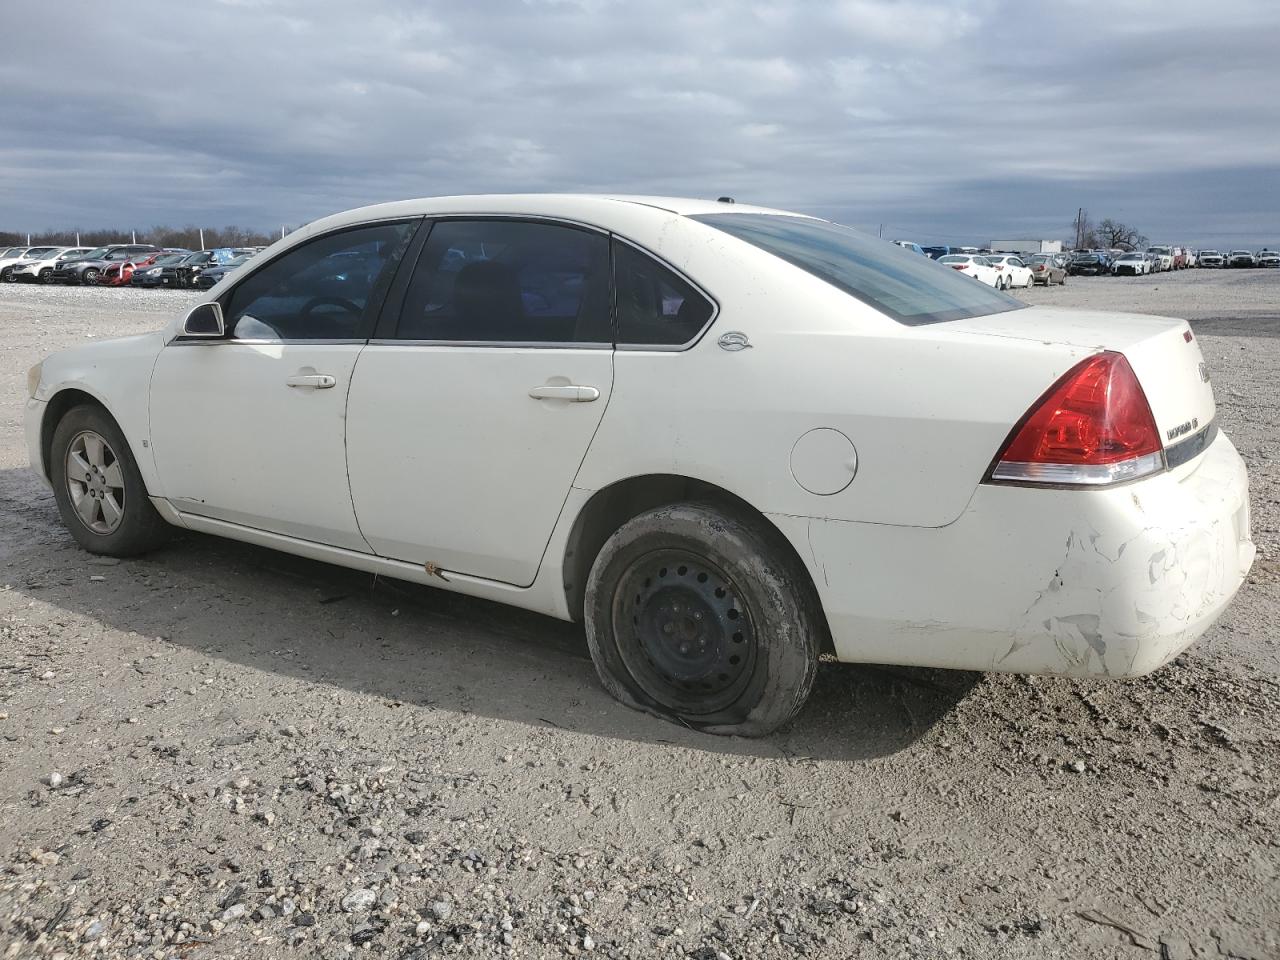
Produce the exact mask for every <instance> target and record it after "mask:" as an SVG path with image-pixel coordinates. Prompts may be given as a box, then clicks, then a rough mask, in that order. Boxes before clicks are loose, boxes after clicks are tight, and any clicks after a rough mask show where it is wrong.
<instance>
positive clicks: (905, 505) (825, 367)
mask: <svg viewBox="0 0 1280 960" xmlns="http://www.w3.org/2000/svg"><path fill="white" fill-rule="evenodd" d="M705 234H711V235H710V236H706V235H705ZM637 239H638V240H640V241H641V242H644V241H645V240H648V241H649V242H648V243H646V244H645V245H646V246H649V248H650V249H652V250H654V251H655V252H656V253H658V254H659V255H660V256H662V257H664V258H665V259H667V260H669V261H670V262H672V263H673V264H675V265H676V266H678V267H680V268H681V269H682V270H684V271H685V272H686V273H687V274H688V275H689V276H690V277H691V278H692V279H694V280H695V281H697V282H698V283H699V284H700V285H702V286H703V287H704V289H706V290H707V291H709V292H710V293H711V294H712V295H713V296H714V297H715V298H716V299H717V300H718V301H719V305H720V311H719V314H718V316H717V318H716V319H715V321H714V323H713V324H712V326H711V328H710V329H709V330H708V332H707V333H706V334H705V335H704V336H703V338H702V340H701V341H699V342H698V343H697V344H696V345H695V346H693V347H692V348H690V349H688V350H686V351H683V352H654V351H637V350H619V351H618V353H617V355H616V363H615V380H614V391H613V396H612V397H611V399H610V402H609V407H608V410H607V411H606V413H605V416H604V418H603V420H602V422H601V424H600V428H599V431H598V432H597V434H596V438H595V440H594V442H593V443H592V446H591V448H590V450H589V452H588V454H587V457H586V459H585V460H584V462H583V465H582V468H581V470H580V472H579V475H578V478H577V481H576V485H577V486H580V487H584V488H586V489H592V490H595V489H601V488H603V487H606V486H608V485H609V484H611V483H613V482H615V481H618V480H622V479H626V478H627V477H631V476H640V475H645V474H653V473H670V474H677V475H680V476H688V477H694V478H697V479H700V480H704V481H706V482H709V483H713V484H716V485H717V486H720V487H723V488H724V489H727V490H729V491H730V492H732V493H734V494H736V495H737V496H739V497H742V498H743V499H745V500H747V501H748V502H749V503H751V504H752V505H754V506H755V507H756V508H757V509H759V510H762V511H764V512H766V513H779V514H790V515H796V516H812V517H824V518H831V519H840V520H859V521H869V522H875V523H891V524H905V525H916V526H932V527H936V526H942V525H945V524H947V523H950V522H952V521H953V520H955V519H956V518H957V517H958V516H959V515H960V513H961V512H962V511H963V510H964V508H965V505H966V504H967V503H968V502H969V499H970V497H971V496H972V495H973V492H974V489H975V488H976V486H977V485H978V483H979V482H980V481H981V479H982V477H983V475H984V474H985V472H986V470H987V468H988V466H989V465H990V462H991V459H992V458H993V456H994V455H995V454H996V452H997V450H998V449H999V447H1000V446H1001V444H1002V443H1003V441H1004V440H1005V438H1006V437H1007V435H1008V433H1009V431H1010V429H1011V428H1012V425H1013V424H1014V423H1015V422H1016V421H1017V419H1018V418H1019V417H1020V416H1022V414H1023V413H1024V412H1025V411H1026V410H1027V408H1028V407H1029V406H1030V405H1031V403H1032V402H1034V401H1035V399H1036V398H1037V397H1039V396H1040V394H1041V393H1043V392H1044V390H1045V389H1046V388H1047V387H1048V386H1049V385H1050V384H1051V383H1052V382H1053V381H1054V380H1055V379H1056V378H1057V377H1058V376H1060V375H1061V374H1062V373H1063V372H1065V371H1066V370H1067V369H1069V368H1070V367H1071V366H1072V365H1073V364H1074V363H1075V362H1077V361H1078V360H1079V359H1080V358H1081V357H1083V356H1086V355H1088V354H1089V353H1092V352H1093V351H1092V350H1091V349H1089V348H1075V347H1064V346H1062V345H1060V344H1059V345H1047V344H1042V343H1039V342H1028V341H1024V340H1018V339H1012V338H1001V337H975V336H973V335H972V334H969V335H964V334H953V333H951V332H949V331H948V330H947V327H948V326H949V325H948V324H935V325H929V326H921V327H907V326H903V325H901V324H898V323H896V322H894V321H891V320H889V319H888V318H886V317H884V316H883V315H881V314H879V313H878V312H876V311H875V310H873V309H872V308H871V307H869V306H867V305H865V304H862V303H861V302H859V301H856V300H854V299H853V298H851V297H849V296H848V295H846V294H844V293H842V292H841V291H839V290H837V289H836V288H834V287H831V286H830V285H829V284H826V283H825V282H823V281H820V280H818V279H817V278H815V277H812V276H811V275H809V274H807V273H805V272H803V271H801V270H798V269H797V268H794V267H791V266H790V265H788V264H786V263H784V262H782V261H780V260H777V259H776V258H774V257H772V256H769V255H768V254H765V253H763V252H762V251H757V250H756V249H755V248H754V247H750V246H749V245H747V244H744V243H741V242H740V241H737V240H734V239H733V238H731V237H728V236H722V235H719V234H718V233H716V232H715V231H710V230H705V229H704V230H699V231H696V232H695V231H692V230H679V229H676V228H675V227H673V228H672V229H670V230H668V231H667V232H666V233H665V234H663V235H658V236H654V237H648V238H646V237H639V238H637ZM727 331H741V332H743V333H745V334H747V336H748V337H749V339H750V342H751V344H752V346H751V348H750V349H745V350H741V351H738V352H729V351H726V350H723V349H721V348H720V347H719V346H718V344H717V338H718V337H719V336H720V335H721V334H723V333H725V332H727ZM819 427H826V428H832V429H836V430H839V431H841V432H842V433H844V434H845V436H847V437H848V438H849V439H850V441H851V442H852V443H853V445H854V447H855V449H856V453H857V466H856V474H855V475H854V477H853V480H852V482H850V484H849V485H848V486H847V487H846V488H845V489H844V490H843V491H841V492H839V493H836V494H833V495H829V496H820V495H816V494H813V493H809V492H807V491H806V490H805V489H803V488H802V487H801V486H800V485H799V483H798V482H797V481H796V479H795V477H794V476H793V474H792V469H791V452H792V449H793V447H794V446H795V445H796V442H797V440H799V438H800V437H801V436H803V435H804V434H805V433H807V432H808V431H810V430H813V429H815V428H819Z"/></svg>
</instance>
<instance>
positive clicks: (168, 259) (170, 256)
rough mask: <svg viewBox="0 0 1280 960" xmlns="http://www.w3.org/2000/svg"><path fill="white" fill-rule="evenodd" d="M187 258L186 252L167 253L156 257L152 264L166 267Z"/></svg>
mask: <svg viewBox="0 0 1280 960" xmlns="http://www.w3.org/2000/svg"><path fill="white" fill-rule="evenodd" d="M185 259H187V255H186V254H185V253H166V254H163V255H162V256H159V257H156V258H155V260H154V261H153V262H152V266H155V267H166V266H168V265H169V264H172V263H181V262H182V261H183V260H185Z"/></svg>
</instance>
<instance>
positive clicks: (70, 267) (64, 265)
mask: <svg viewBox="0 0 1280 960" xmlns="http://www.w3.org/2000/svg"><path fill="white" fill-rule="evenodd" d="M261 249H262V248H260V247H219V248H217V249H214V250H200V251H197V252H192V251H190V250H182V249H179V248H175V247H166V248H161V247H157V246H154V245H153V244H149V243H112V244H107V245H106V246H102V247H52V246H44V247H9V248H7V249H0V280H3V281H7V282H19V281H25V282H35V283H70V284H84V285H85V286H112V287H123V286H134V287H181V288H192V287H195V288H198V289H207V288H209V287H211V286H213V285H214V284H215V283H217V281H218V280H221V279H222V277H223V276H224V275H225V273H226V272H227V270H228V269H234V268H235V267H237V266H239V265H240V264H242V263H244V262H245V261H247V260H248V259H249V258H250V257H252V256H253V255H254V254H255V253H257V252H258V251H259V250H261Z"/></svg>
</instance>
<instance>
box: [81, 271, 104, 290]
mask: <svg viewBox="0 0 1280 960" xmlns="http://www.w3.org/2000/svg"><path fill="white" fill-rule="evenodd" d="M99 276H101V274H99V272H98V271H97V269H96V268H94V267H90V268H89V269H88V270H86V271H85V272H84V273H82V274H80V282H81V283H83V284H84V285H85V286H89V287H92V286H96V285H97V283H98V277H99Z"/></svg>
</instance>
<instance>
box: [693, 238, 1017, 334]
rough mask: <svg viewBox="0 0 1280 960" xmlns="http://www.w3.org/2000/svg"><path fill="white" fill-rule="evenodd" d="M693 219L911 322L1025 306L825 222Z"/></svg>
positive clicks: (954, 272) (906, 252) (895, 248)
mask: <svg viewBox="0 0 1280 960" xmlns="http://www.w3.org/2000/svg"><path fill="white" fill-rule="evenodd" d="M692 219H694V220H697V221H699V222H701V223H705V224H707V225H708V226H712V227H715V228H716V229H717V230H723V231H724V232H725V233H728V234H730V235H731V236H734V237H737V238H738V239H739V240H745V241H746V242H747V243H750V244H752V245H753V246H756V247H759V248H761V249H762V250H766V251H768V252H769V253H771V254H773V255H774V256H776V257H779V258H781V259H783V260H785V261H787V262H788V263H790V264H792V265H793V266H796V267H799V268H800V269H801V270H804V271H806V272H808V273H811V274H813V275H814V276H816V277H819V278H820V279H822V280H825V281H826V282H827V283H830V284H831V285H832V286H834V287H837V288H839V289H840V290H843V291H844V292H845V293H847V294H849V295H850V296H852V297H855V298H857V299H858V300H861V301H862V302H863V303H866V304H869V305H870V306H872V307H874V308H875V309H877V310H879V311H880V312H881V313H883V314H885V315H886V316H888V317H890V318H892V319H894V320H896V321H897V322H899V323H903V324H907V325H909V326H916V325H919V324H925V323H943V322H946V321H948V320H963V319H965V318H966V317H980V316H985V315H987V314H992V313H1005V312H1007V311H1009V310H1017V309H1019V308H1021V307H1023V306H1025V304H1023V303H1022V302H1021V301H1019V300H1015V299H1014V298H1013V297H1009V296H1006V295H1004V294H1003V293H998V292H996V290H995V289H994V288H992V287H989V286H987V285H986V284H984V283H979V282H976V281H975V280H973V279H972V278H971V277H967V276H965V275H964V274H963V273H961V272H960V271H958V270H953V269H951V268H949V267H947V266H945V265H939V264H937V263H935V262H933V261H931V260H926V259H925V258H924V257H920V256H917V255H915V254H914V253H912V252H911V251H910V250H904V249H903V248H902V247H899V246H895V245H894V244H892V243H886V242H885V241H883V240H880V239H877V238H876V237H872V236H868V235H867V234H864V233H861V232H859V231H857V230H853V229H851V228H849V227H844V226H840V225H839V224H835V223H828V222H827V221H825V220H810V219H808V218H805V217H791V216H784V215H778V214H760V213H715V214H708V215H705V216H696V217H693V218H692Z"/></svg>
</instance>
